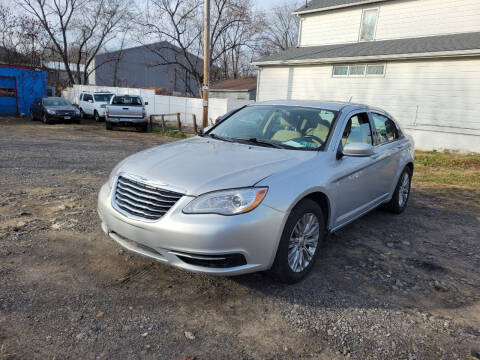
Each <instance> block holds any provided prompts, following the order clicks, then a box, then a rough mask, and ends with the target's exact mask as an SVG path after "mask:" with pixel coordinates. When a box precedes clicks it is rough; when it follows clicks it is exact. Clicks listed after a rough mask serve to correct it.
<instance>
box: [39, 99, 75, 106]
mask: <svg viewBox="0 0 480 360" xmlns="http://www.w3.org/2000/svg"><path fill="white" fill-rule="evenodd" d="M43 105H45V106H71V105H72V104H70V103H69V102H68V101H67V100H65V99H60V98H47V99H43Z"/></svg>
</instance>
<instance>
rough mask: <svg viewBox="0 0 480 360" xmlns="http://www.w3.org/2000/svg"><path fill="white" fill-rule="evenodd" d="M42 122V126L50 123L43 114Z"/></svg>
mask: <svg viewBox="0 0 480 360" xmlns="http://www.w3.org/2000/svg"><path fill="white" fill-rule="evenodd" d="M42 121H43V123H44V124H50V121H48V118H47V115H46V114H43V116H42Z"/></svg>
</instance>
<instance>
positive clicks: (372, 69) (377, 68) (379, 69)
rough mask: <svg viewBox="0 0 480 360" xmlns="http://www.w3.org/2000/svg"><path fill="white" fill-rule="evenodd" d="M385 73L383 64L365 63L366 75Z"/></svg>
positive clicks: (381, 74)
mask: <svg viewBox="0 0 480 360" xmlns="http://www.w3.org/2000/svg"><path fill="white" fill-rule="evenodd" d="M383 75H385V64H375V65H367V76H383Z"/></svg>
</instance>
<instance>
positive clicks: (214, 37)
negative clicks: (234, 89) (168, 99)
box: [143, 0, 254, 93]
mask: <svg viewBox="0 0 480 360" xmlns="http://www.w3.org/2000/svg"><path fill="white" fill-rule="evenodd" d="M202 5H203V3H202V1H201V0H152V2H151V8H150V9H149V12H147V13H146V14H145V16H144V18H145V19H146V21H145V22H144V23H143V28H144V32H145V35H146V36H147V38H149V39H151V40H156V41H157V42H159V43H160V45H158V44H157V45H154V46H150V47H149V48H150V49H151V50H152V51H153V52H154V53H155V54H156V55H158V59H159V61H158V65H174V66H175V67H176V68H178V69H179V70H180V72H184V73H185V74H186V76H185V81H186V82H189V79H193V80H194V82H195V83H196V86H197V89H196V91H194V93H197V92H198V89H200V88H201V85H202V83H203V69H202V64H203V60H202V59H201V58H200V56H201V55H200V54H202V53H203V42H202V39H203V26H202V21H203V14H202V8H203V6H202ZM251 8H252V6H251V1H250V0H213V2H212V5H211V17H210V19H211V25H210V28H211V30H210V31H211V33H210V44H211V48H210V54H209V56H210V66H211V71H210V73H211V78H212V79H211V80H215V79H218V78H220V77H222V76H230V75H231V74H234V76H235V74H236V75H238V69H239V64H240V57H241V55H242V51H241V50H240V49H241V48H242V47H246V46H248V44H253V41H254V36H253V35H254V34H253V32H252V27H251V25H252V17H253V15H252V10H251ZM162 42H163V43H162ZM232 58H233V59H234V61H233V63H232V62H231V61H230V59H232ZM232 66H233V68H234V70H232ZM186 85H187V86H188V84H186Z"/></svg>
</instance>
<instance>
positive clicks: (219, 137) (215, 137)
mask: <svg viewBox="0 0 480 360" xmlns="http://www.w3.org/2000/svg"><path fill="white" fill-rule="evenodd" d="M207 136H209V137H211V138H212V139H215V140H222V141H227V142H232V140H231V139H229V138H224V137H221V136H218V135H215V134H207Z"/></svg>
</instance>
